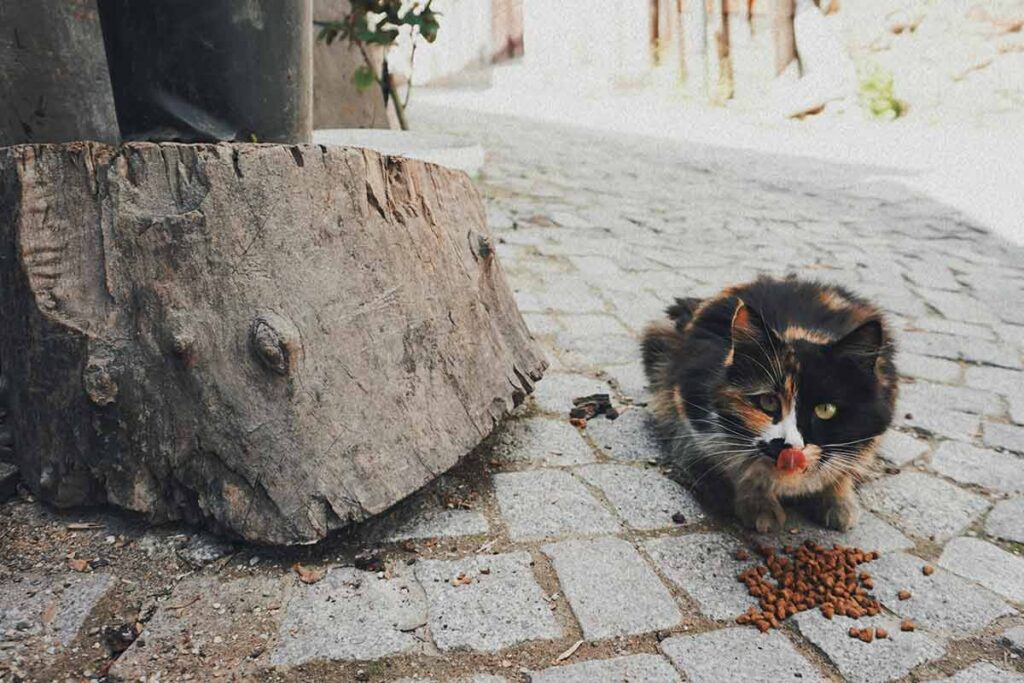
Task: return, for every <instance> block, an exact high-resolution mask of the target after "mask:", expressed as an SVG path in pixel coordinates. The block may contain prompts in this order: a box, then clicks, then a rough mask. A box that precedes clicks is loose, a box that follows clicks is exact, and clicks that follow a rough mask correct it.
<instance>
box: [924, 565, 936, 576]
mask: <svg viewBox="0 0 1024 683" xmlns="http://www.w3.org/2000/svg"><path fill="white" fill-rule="evenodd" d="M921 573H922V574H924V575H925V576H931V575H932V574H933V573H935V567H933V566H931V565H930V564H926V565H925V566H923V567H921Z"/></svg>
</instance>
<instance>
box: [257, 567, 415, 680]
mask: <svg viewBox="0 0 1024 683" xmlns="http://www.w3.org/2000/svg"><path fill="white" fill-rule="evenodd" d="M426 622H427V602H426V599H425V598H424V595H423V591H422V590H421V589H420V587H419V586H418V585H417V584H416V581H415V580H413V577H412V573H411V571H405V572H403V573H401V574H400V575H398V576H395V577H393V578H391V579H379V578H377V575H376V574H375V573H373V572H363V571H359V570H356V569H353V568H350V567H343V568H338V569H332V570H331V571H330V572H328V573H327V576H325V577H324V578H323V580H321V581H320V582H319V583H316V584H313V585H308V586H307V585H304V584H297V585H295V587H294V588H293V590H292V596H291V600H290V601H289V603H288V608H287V612H286V614H285V618H284V621H283V623H282V624H281V628H280V630H279V636H278V643H277V647H276V648H275V649H274V652H273V654H272V656H271V661H272V662H273V663H274V664H283V665H288V666H294V665H296V664H301V663H303V662H309V661H314V660H318V659H327V660H342V661H347V660H362V659H377V658H379V657H388V656H391V655H397V654H401V653H407V652H414V651H422V650H423V638H422V635H420V634H417V633H415V631H416V630H417V629H420V628H421V627H423V626H424V625H425V624H426Z"/></svg>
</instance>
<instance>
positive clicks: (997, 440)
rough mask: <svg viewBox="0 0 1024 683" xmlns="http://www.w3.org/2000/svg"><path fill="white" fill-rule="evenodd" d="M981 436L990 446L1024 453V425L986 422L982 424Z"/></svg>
mask: <svg viewBox="0 0 1024 683" xmlns="http://www.w3.org/2000/svg"><path fill="white" fill-rule="evenodd" d="M981 436H982V439H983V440H984V441H985V443H986V444H987V445H989V446H992V447H995V448H1005V449H1006V450H1008V451H1014V452H1016V453H1024V427H1018V426H1017V425H1008V424H1002V423H999V422H986V423H984V424H983V425H982V435H981Z"/></svg>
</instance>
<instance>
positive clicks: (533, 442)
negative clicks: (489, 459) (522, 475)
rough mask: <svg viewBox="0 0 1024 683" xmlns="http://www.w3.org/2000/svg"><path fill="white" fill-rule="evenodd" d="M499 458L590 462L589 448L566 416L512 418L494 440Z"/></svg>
mask: <svg viewBox="0 0 1024 683" xmlns="http://www.w3.org/2000/svg"><path fill="white" fill-rule="evenodd" d="M492 453H493V457H494V459H495V460H498V461H499V462H506V463H517V462H528V463H533V464H538V465H548V466H561V465H579V464H582V463H588V462H594V461H595V460H596V458H595V457H594V451H593V449H592V448H591V447H590V446H589V445H587V442H586V441H584V440H583V437H582V436H581V435H580V432H579V430H578V429H576V428H575V427H573V426H572V425H571V424H569V422H568V420H567V419H558V420H556V419H553V418H548V417H531V418H525V419H521V420H512V421H510V422H508V423H506V425H505V426H504V427H503V428H502V431H501V433H500V434H499V435H498V437H497V439H496V440H495V443H494V450H493V451H492Z"/></svg>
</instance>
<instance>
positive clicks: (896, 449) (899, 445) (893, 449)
mask: <svg viewBox="0 0 1024 683" xmlns="http://www.w3.org/2000/svg"><path fill="white" fill-rule="evenodd" d="M930 448H931V447H930V446H929V445H928V442H926V441H922V440H921V439H918V438H915V437H913V436H911V435H909V434H907V433H906V432H900V431H897V430H895V429H890V430H889V431H888V432H886V433H885V438H884V439H883V440H882V448H881V453H880V455H881V456H882V457H883V458H885V459H886V460H888V461H889V462H891V463H893V464H895V465H900V466H902V465H906V464H907V463H910V462H913V461H914V460H917V459H918V458H920V457H921V456H922V455H924V454H925V453H927V452H928V451H929V450H930Z"/></svg>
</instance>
